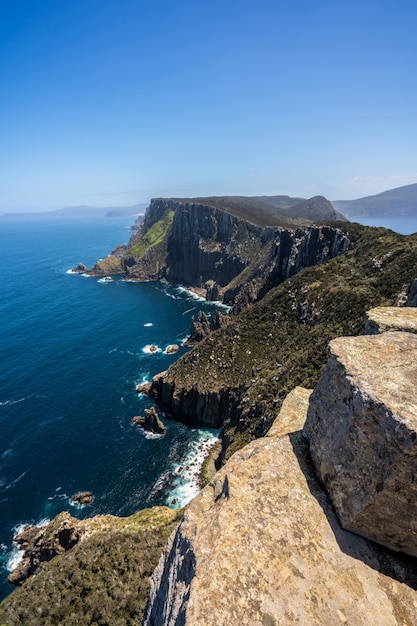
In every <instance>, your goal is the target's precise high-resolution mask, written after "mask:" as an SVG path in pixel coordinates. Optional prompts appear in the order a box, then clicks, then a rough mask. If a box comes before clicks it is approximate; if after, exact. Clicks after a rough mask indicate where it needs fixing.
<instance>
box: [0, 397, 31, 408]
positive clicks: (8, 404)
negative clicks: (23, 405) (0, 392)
mask: <svg viewBox="0 0 417 626" xmlns="http://www.w3.org/2000/svg"><path fill="white" fill-rule="evenodd" d="M25 400H27V397H26V396H25V397H24V398H18V399H17V400H4V401H3V402H0V406H13V404H19V403H20V402H24V401H25Z"/></svg>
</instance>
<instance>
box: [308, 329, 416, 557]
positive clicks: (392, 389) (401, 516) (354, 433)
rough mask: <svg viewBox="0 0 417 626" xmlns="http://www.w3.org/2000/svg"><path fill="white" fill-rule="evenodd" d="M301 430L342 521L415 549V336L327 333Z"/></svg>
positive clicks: (376, 538)
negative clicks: (319, 372) (323, 359)
mask: <svg viewBox="0 0 417 626" xmlns="http://www.w3.org/2000/svg"><path fill="white" fill-rule="evenodd" d="M305 432H306V434H307V436H308V438H309V442H310V451H311V455H312V458H313V461H314V465H315V467H316V469H317V473H318V475H319V477H320V478H321V480H322V481H323V483H324V485H325V486H326V488H327V490H328V491H329V494H330V496H331V499H332V501H333V503H334V506H335V508H336V511H337V514H338V516H339V518H340V521H341V523H342V525H343V527H344V528H347V529H349V530H351V531H353V532H355V533H358V534H360V535H363V536H365V537H368V538H369V539H372V540H374V541H376V542H378V543H381V544H383V545H385V546H388V547H389V548H391V549H393V550H401V551H404V552H407V553H408V554H411V555H414V556H417V481H416V476H417V336H416V335H415V334H413V333H405V332H401V331H398V332H386V333H383V334H380V335H374V336H363V337H342V338H339V339H335V340H333V341H332V342H331V343H330V347H329V359H328V362H327V365H326V367H325V370H324V372H323V375H322V377H321V379H320V381H319V382H318V384H317V386H316V388H315V390H314V392H313V394H312V396H311V402H310V408H309V411H308V417H307V421H306V426H305Z"/></svg>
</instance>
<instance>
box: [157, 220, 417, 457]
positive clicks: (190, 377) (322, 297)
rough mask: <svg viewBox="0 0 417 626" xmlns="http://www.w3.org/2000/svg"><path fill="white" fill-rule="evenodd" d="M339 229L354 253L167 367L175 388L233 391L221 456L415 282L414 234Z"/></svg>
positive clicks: (307, 273) (260, 430)
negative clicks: (342, 339)
mask: <svg viewBox="0 0 417 626" xmlns="http://www.w3.org/2000/svg"><path fill="white" fill-rule="evenodd" d="M337 226H338V227H339V228H342V230H344V232H346V233H348V234H349V238H350V240H351V241H352V249H350V250H349V251H348V252H346V253H345V254H343V255H341V256H339V257H336V258H335V259H332V260H330V261H327V262H325V263H322V264H321V265H318V266H314V267H308V268H305V269H303V270H302V271H301V272H299V273H298V274H297V275H295V276H293V277H291V278H290V279H288V280H286V281H285V282H284V283H281V284H279V285H278V286H276V287H273V288H272V289H271V290H270V291H269V292H268V293H267V294H266V295H265V296H264V297H263V299H262V300H260V301H259V302H257V303H256V304H253V305H250V306H249V307H247V308H246V309H244V310H243V311H242V312H241V313H240V314H238V315H234V316H231V320H230V322H229V324H228V325H227V327H224V328H221V329H219V330H217V331H215V332H214V333H212V334H211V335H210V336H208V337H207V338H206V339H204V340H203V341H202V342H200V343H199V344H198V345H196V346H195V348H194V349H193V351H192V352H190V353H188V354H187V355H184V357H182V358H181V359H180V360H179V361H177V362H176V363H175V364H174V365H173V366H172V367H171V368H170V371H169V377H170V378H171V379H172V380H175V386H176V388H184V389H185V390H187V389H192V388H195V386H197V387H198V389H199V390H200V391H210V392H216V391H219V390H220V389H222V388H225V387H226V388H230V389H233V390H235V391H234V396H233V397H234V400H233V403H234V406H228V407H227V410H226V412H225V415H224V434H225V437H224V444H223V455H224V457H228V456H230V454H231V453H232V452H233V451H235V450H237V449H238V448H239V447H241V446H243V445H245V444H246V443H248V441H250V440H251V439H253V438H255V437H257V436H260V435H262V434H265V432H266V430H267V428H268V427H269V425H270V424H271V423H272V421H273V420H274V419H275V417H276V415H277V413H278V411H279V408H280V406H281V403H282V401H283V399H284V398H285V396H286V395H287V393H288V392H289V391H291V390H292V389H293V388H294V387H295V386H297V385H302V386H304V387H308V388H312V387H314V385H315V384H316V382H317V380H318V378H319V376H320V373H321V371H322V368H323V367H324V364H325V362H326V359H327V346H328V343H329V341H330V340H331V339H333V338H335V337H339V336H344V335H359V334H363V333H364V314H365V312H366V311H367V310H369V309H370V308H372V307H375V306H387V305H396V304H397V302H398V298H399V295H400V294H401V293H403V292H404V290H405V291H406V290H407V288H408V287H409V285H410V284H411V281H412V280H413V279H414V278H415V277H416V276H417V236H416V235H409V236H404V235H399V234H397V233H394V232H392V231H389V230H387V229H385V228H369V227H365V226H361V225H359V224H354V223H353V224H352V223H338V225H337ZM229 444H230V445H229ZM228 446H229V449H227V450H226V448H227V447H228Z"/></svg>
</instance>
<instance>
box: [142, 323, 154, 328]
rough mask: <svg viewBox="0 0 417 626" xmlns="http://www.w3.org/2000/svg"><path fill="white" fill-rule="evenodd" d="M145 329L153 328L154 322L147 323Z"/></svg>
mask: <svg viewBox="0 0 417 626" xmlns="http://www.w3.org/2000/svg"><path fill="white" fill-rule="evenodd" d="M143 326H144V327H145V328H150V327H151V326H153V323H152V322H147V323H146V324H144V325H143Z"/></svg>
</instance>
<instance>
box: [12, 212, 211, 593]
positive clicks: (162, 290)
mask: <svg viewBox="0 0 417 626" xmlns="http://www.w3.org/2000/svg"><path fill="white" fill-rule="evenodd" d="M131 221H132V218H126V217H125V218H95V219H93V220H91V219H87V218H85V219H84V220H81V221H80V220H78V221H74V220H69V219H62V218H61V219H55V220H42V221H35V220H24V221H22V220H21V221H18V222H13V221H9V220H3V221H1V222H0V246H1V250H2V257H1V261H0V263H1V281H0V319H1V324H0V355H1V370H0V512H1V514H0V576H1V580H0V597H1V598H2V597H4V596H5V595H7V593H9V592H10V591H11V590H12V587H10V585H8V584H7V582H6V578H7V574H8V569H10V567H11V560H13V559H15V560H16V558H17V555H18V553H17V551H16V550H15V549H13V547H12V545H13V544H12V537H13V535H14V534H15V533H16V531H17V529H18V528H19V527H21V526H22V525H24V524H29V523H32V524H33V523H39V522H40V521H41V520H45V519H51V518H52V517H53V516H54V515H56V514H57V513H59V512H60V511H62V510H68V511H70V512H71V514H72V515H75V516H77V517H85V516H90V515H94V514H97V513H112V514H117V515H128V514H131V513H133V512H134V511H135V510H137V509H139V508H143V507H146V506H150V505H153V504H165V503H171V504H172V503H173V502H175V504H176V505H177V506H178V505H180V504H181V503H182V502H183V501H185V500H187V499H189V498H190V497H191V496H192V495H193V493H195V492H196V484H195V473H196V469H197V467H198V459H199V458H200V457H201V453H202V450H201V443H202V442H204V441H207V440H213V438H214V437H215V435H216V433H214V432H212V431H209V430H205V429H190V428H187V427H185V426H184V425H182V424H180V423H177V422H175V421H173V420H168V421H166V425H167V427H168V432H167V435H166V436H165V437H149V436H148V437H146V436H145V435H144V434H143V433H142V432H141V431H140V430H139V429H138V428H137V427H135V426H134V425H133V424H132V417H133V416H134V415H137V414H141V413H142V414H143V409H144V408H145V407H146V406H151V403H150V401H149V400H148V399H147V398H144V397H141V396H138V395H137V394H136V391H135V386H136V384H137V383H138V382H140V381H142V380H147V379H150V378H151V377H152V376H153V375H155V374H156V373H158V372H160V371H163V370H165V369H166V368H167V367H168V366H169V364H171V363H172V362H173V361H174V360H175V359H176V358H178V356H180V355H181V354H183V353H184V352H185V351H186V350H187V348H185V347H181V348H180V351H179V353H178V354H177V355H166V354H164V350H165V348H166V346H167V345H169V344H171V343H178V344H181V341H182V340H183V339H184V338H185V337H186V335H187V333H188V331H189V328H190V322H191V317H192V315H197V313H198V311H199V310H200V309H203V310H205V311H206V312H207V313H210V312H213V311H214V310H215V306H216V305H214V304H207V303H204V302H202V301H200V300H198V299H196V298H195V297H193V296H192V295H191V294H190V293H188V292H186V291H184V290H183V289H181V288H180V287H178V286H175V285H167V284H164V283H142V284H139V283H129V282H125V281H123V280H121V279H120V278H117V277H116V278H114V280H113V281H101V280H98V279H96V278H91V277H83V276H80V275H74V274H70V273H68V270H69V269H70V268H72V267H74V266H75V265H76V264H77V263H78V262H80V261H82V262H84V263H86V265H89V266H91V265H92V264H93V262H94V261H95V260H97V258H99V257H102V256H105V255H106V254H108V253H109V252H110V250H111V249H112V248H113V247H114V246H115V245H117V244H120V243H124V242H127V241H128V239H129V237H130V231H129V228H128V227H129V225H130V223H131ZM152 344H155V345H157V346H158V348H159V349H158V351H157V352H155V353H149V352H148V351H147V349H146V348H147V346H149V345H152ZM203 445H204V444H203ZM80 490H89V491H92V492H93V494H94V497H95V500H94V503H93V505H91V506H89V507H84V508H80V507H78V508H77V507H75V506H73V505H72V504H71V503H70V497H71V496H72V495H73V494H74V493H76V492H77V491H80Z"/></svg>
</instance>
